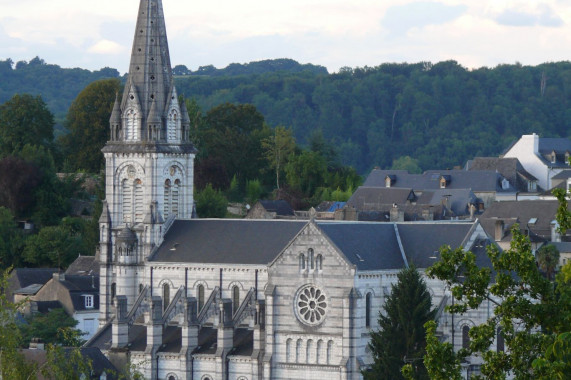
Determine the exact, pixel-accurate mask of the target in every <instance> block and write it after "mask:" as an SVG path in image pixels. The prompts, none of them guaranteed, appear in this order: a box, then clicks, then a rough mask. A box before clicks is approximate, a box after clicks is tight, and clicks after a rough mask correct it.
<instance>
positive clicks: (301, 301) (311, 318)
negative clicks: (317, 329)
mask: <svg viewBox="0 0 571 380" xmlns="http://www.w3.org/2000/svg"><path fill="white" fill-rule="evenodd" d="M327 302H328V301H327V297H326V295H325V293H324V292H323V290H321V289H320V288H318V287H317V286H315V285H305V286H303V287H302V288H301V289H299V290H298V291H297V295H296V297H295V304H294V307H295V315H296V316H297V319H299V321H300V322H301V323H303V324H306V325H308V326H317V325H319V324H321V323H323V321H324V320H325V316H326V314H327Z"/></svg>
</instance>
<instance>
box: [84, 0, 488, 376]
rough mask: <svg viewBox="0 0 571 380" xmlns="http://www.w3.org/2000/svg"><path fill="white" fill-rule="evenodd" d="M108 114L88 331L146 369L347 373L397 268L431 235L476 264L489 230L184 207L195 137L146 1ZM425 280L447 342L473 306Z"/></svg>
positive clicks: (477, 318) (360, 357) (421, 263)
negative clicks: (461, 310) (96, 311)
mask: <svg viewBox="0 0 571 380" xmlns="http://www.w3.org/2000/svg"><path fill="white" fill-rule="evenodd" d="M110 128H111V140H110V141H109V142H108V143H107V144H106V146H105V147H104V149H103V153H104V156H105V162H106V169H105V176H106V178H105V179H106V188H105V191H106V200H105V203H104V209H103V213H102V215H101V218H100V220H99V223H100V247H99V249H100V276H101V279H100V321H99V327H100V329H99V331H98V332H97V333H96V334H95V336H94V337H93V338H92V339H91V340H90V341H89V342H88V343H87V345H88V346H93V347H98V348H100V349H101V350H102V351H103V352H104V353H105V354H106V355H107V356H108V357H109V358H112V359H114V360H119V359H121V358H122V360H125V361H129V362H130V363H131V364H132V365H134V366H135V368H136V369H137V370H138V371H139V372H141V373H142V374H143V375H144V377H145V378H146V379H165V380H182V379H185V380H188V379H195V380H254V379H255V380H259V379H324V378H327V379H331V380H334V379H339V380H341V379H342V380H356V379H361V378H362V375H361V371H362V370H365V369H366V368H367V367H368V366H369V365H370V364H371V362H372V359H371V355H370V353H369V352H368V349H367V343H368V341H369V336H370V332H371V331H372V330H373V329H376V328H377V316H378V313H379V311H381V310H382V307H383V304H384V302H385V300H386V297H387V296H388V295H389V294H390V291H391V284H394V283H395V282H396V277H397V273H398V272H399V270H401V269H402V268H405V267H407V266H409V265H415V266H416V267H417V268H419V269H421V270H423V269H424V268H427V267H428V266H430V265H431V264H432V263H433V262H434V260H435V259H436V258H437V256H438V249H439V248H440V247H441V246H443V245H449V246H451V247H453V248H455V247H458V246H463V247H465V249H470V250H472V251H473V252H474V253H475V254H476V255H477V257H478V260H479V261H480V262H481V263H484V260H485V257H486V254H485V245H486V244H488V243H489V240H488V238H487V235H486V233H485V232H484V230H483V229H482V227H481V226H480V225H479V223H478V222H477V221H443V222H418V223H417V222H414V223H413V222H409V223H406V222H402V223H371V222H347V221H341V222H339V221H337V222H335V221H317V220H315V217H314V215H313V214H312V215H311V218H310V220H309V221H297V220H230V219H221V220H214V219H197V218H195V217H194V213H193V210H194V200H193V182H194V178H193V172H194V157H195V154H196V149H195V147H194V145H193V144H192V142H191V141H189V137H188V136H189V128H190V119H189V116H188V112H187V110H186V107H185V105H184V102H180V101H179V96H178V94H177V91H176V89H175V86H174V81H173V74H172V70H171V63H170V57H169V48H168V43H167V34H166V27H165V20H164V16H163V7H162V1H161V0H141V1H140V8H139V11H138V16H137V26H136V30H135V38H134V42H133V50H132V54H131V63H130V67H129V77H128V80H127V83H126V86H125V90H124V93H123V94H122V97H120V98H117V99H116V101H115V105H114V108H113V113H112V116H111V120H110ZM427 284H428V286H429V289H430V292H431V294H432V297H433V304H434V306H435V307H437V308H438V316H437V318H438V322H439V326H440V332H441V334H442V336H443V337H444V338H445V339H447V340H448V341H450V342H453V343H454V344H455V346H456V347H457V348H460V347H462V344H465V342H464V340H465V339H467V330H466V329H469V328H470V327H471V326H473V325H474V324H477V323H480V322H481V321H483V320H484V319H485V317H486V314H485V313H480V312H473V313H467V314H465V315H464V316H462V318H460V317H457V316H456V317H452V316H451V315H449V314H447V313H446V312H444V306H445V305H446V304H447V303H449V302H450V295H449V293H448V292H447V290H446V289H445V288H444V285H443V284H442V283H441V282H439V281H435V280H430V279H427ZM477 364H478V363H476V362H474V363H472V365H474V366H477Z"/></svg>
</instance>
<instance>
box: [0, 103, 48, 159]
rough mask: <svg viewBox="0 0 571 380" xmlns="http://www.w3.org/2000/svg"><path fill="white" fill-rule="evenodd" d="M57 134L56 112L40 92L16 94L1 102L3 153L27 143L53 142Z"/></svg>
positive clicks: (10, 152) (0, 141)
mask: <svg viewBox="0 0 571 380" xmlns="http://www.w3.org/2000/svg"><path fill="white" fill-rule="evenodd" d="M53 137H54V116H53V115H52V113H51V112H50V111H49V110H48V107H47V106H46V103H44V101H43V100H42V98H41V97H40V96H32V95H27V94H24V95H14V96H13V97H12V98H11V99H10V100H9V101H7V102H6V103H4V104H2V105H0V156H6V155H9V154H12V153H15V152H18V151H19V150H20V149H21V148H22V147H23V146H24V145H26V144H30V145H37V146H49V145H50V144H51V143H52V140H53Z"/></svg>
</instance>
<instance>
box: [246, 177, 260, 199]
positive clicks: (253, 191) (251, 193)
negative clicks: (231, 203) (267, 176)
mask: <svg viewBox="0 0 571 380" xmlns="http://www.w3.org/2000/svg"><path fill="white" fill-rule="evenodd" d="M262 193H263V189H262V184H261V183H260V181H259V180H257V179H255V180H252V181H246V202H248V203H249V204H251V205H253V204H254V203H256V202H257V201H258V200H259V199H260V197H261V196H262Z"/></svg>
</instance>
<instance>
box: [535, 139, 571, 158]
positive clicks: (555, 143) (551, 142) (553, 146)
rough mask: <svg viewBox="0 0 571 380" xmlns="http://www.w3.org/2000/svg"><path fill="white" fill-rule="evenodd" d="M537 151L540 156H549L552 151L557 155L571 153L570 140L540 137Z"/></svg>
mask: <svg viewBox="0 0 571 380" xmlns="http://www.w3.org/2000/svg"><path fill="white" fill-rule="evenodd" d="M538 150H539V153H540V154H551V152H553V151H555V153H558V154H565V152H570V153H571V140H569V139H567V138H563V137H540V138H539V147H538Z"/></svg>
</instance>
